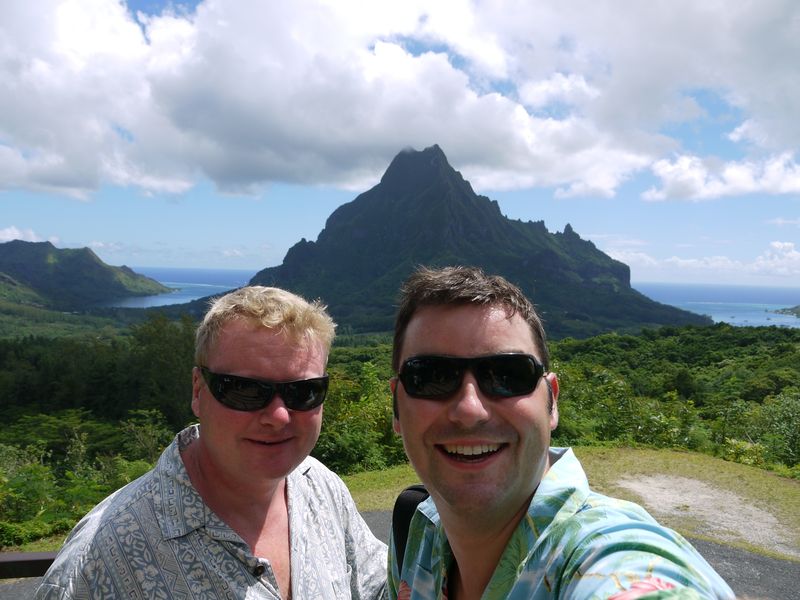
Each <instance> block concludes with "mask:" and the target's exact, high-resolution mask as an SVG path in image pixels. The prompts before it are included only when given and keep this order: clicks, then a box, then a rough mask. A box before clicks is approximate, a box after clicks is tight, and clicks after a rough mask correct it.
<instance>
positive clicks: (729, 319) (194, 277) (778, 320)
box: [114, 267, 800, 327]
mask: <svg viewBox="0 0 800 600" xmlns="http://www.w3.org/2000/svg"><path fill="white" fill-rule="evenodd" d="M133 270H134V271H136V272H137V273H141V274H142V275H147V276H148V277H152V278H153V279H155V280H156V281H159V282H161V283H163V284H164V285H166V286H167V287H170V288H173V289H174V292H173V293H171V294H162V295H159V296H143V297H141V298H127V299H125V300H122V301H120V302H117V303H115V304H114V306H126V307H131V308H148V307H152V306H164V305H167V304H182V303H185V302H189V301H191V300H196V299H198V298H204V297H206V296H211V295H212V294H219V293H223V292H227V291H228V290H232V289H234V288H237V287H241V286H243V285H245V284H247V282H248V281H249V280H250V278H251V277H253V275H255V274H256V271H253V270H243V269H184V268H177V267H133ZM632 286H633V288H634V289H636V290H638V291H639V292H641V293H642V294H644V295H645V296H647V297H648V298H652V299H653V300H655V301H657V302H661V303H663V304H671V305H672V306H677V307H678V308H682V309H684V310H688V311H691V312H694V313H698V314H701V315H708V316H709V317H711V318H712V319H713V320H714V322H716V323H719V322H725V323H730V324H731V325H737V326H743V327H753V326H760V325H777V326H779V327H800V318H798V317H795V316H793V315H779V314H776V313H774V312H772V311H775V310H777V309H779V308H789V307H792V306H798V305H800V288H789V287H756V286H743V285H711V284H700V283H692V284H689V283H685V284H684V283H649V282H639V283H633V284H632Z"/></svg>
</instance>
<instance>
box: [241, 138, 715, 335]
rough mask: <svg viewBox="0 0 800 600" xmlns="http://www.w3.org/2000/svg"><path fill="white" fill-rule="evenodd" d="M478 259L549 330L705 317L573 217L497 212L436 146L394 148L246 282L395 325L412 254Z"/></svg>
mask: <svg viewBox="0 0 800 600" xmlns="http://www.w3.org/2000/svg"><path fill="white" fill-rule="evenodd" d="M455 264H466V265H477V266H480V267H482V268H484V269H485V270H486V271H488V272H490V273H498V274H501V275H504V276H505V277H507V278H508V279H509V280H511V281H512V282H514V283H516V284H517V285H519V286H520V287H521V288H522V289H523V290H524V291H525V292H526V293H527V294H528V295H529V296H530V297H531V298H532V299H533V300H534V301H535V302H536V303H537V305H538V306H539V307H540V308H541V310H542V312H543V313H544V314H545V318H546V321H547V326H548V331H549V333H550V334H551V335H553V336H555V337H561V336H564V335H574V336H585V335H594V334H596V333H600V332H603V331H608V330H612V329H620V328H625V327H628V328H633V329H637V330H638V328H640V327H641V326H645V325H652V324H664V323H670V324H680V323H688V322H695V323H705V322H706V321H704V320H703V317H698V316H697V315H693V314H692V313H688V312H685V311H680V310H678V309H675V308H672V307H667V306H664V305H661V304H657V303H655V302H653V301H651V300H649V299H647V298H645V297H644V296H642V295H641V294H639V293H638V292H636V291H635V290H633V289H631V287H630V270H629V269H628V267H627V266H626V265H624V264H623V263H621V262H619V261H616V260H614V259H612V258H610V257H609V256H607V255H605V254H604V253H602V252H601V251H600V250H598V249H597V248H596V247H595V246H594V244H592V243H591V242H589V241H586V240H582V239H581V238H580V236H579V235H578V234H577V233H576V232H575V231H574V230H573V229H572V227H571V226H570V225H567V227H565V229H564V232H563V233H556V234H551V233H550V232H549V231H547V228H546V227H545V225H544V222H542V221H537V222H527V223H523V222H521V221H514V220H510V219H508V218H506V217H505V216H503V214H502V213H501V211H500V207H499V205H498V204H497V202H495V201H492V200H490V199H489V198H486V197H485V196H479V195H478V194H476V193H475V191H474V190H473V189H472V186H471V185H470V184H469V182H468V181H466V180H465V179H464V178H463V177H462V176H461V174H460V173H459V172H458V171H456V170H455V169H454V168H453V167H452V166H450V164H449V163H448V161H447V157H446V156H445V154H444V152H443V151H442V149H441V148H440V147H439V146H438V145H433V146H430V147H428V148H425V149H424V150H422V151H415V150H410V149H407V150H403V151H402V152H400V153H399V154H398V155H397V156H396V157H395V158H394V159H393V160H392V162H391V163H390V165H389V167H388V168H387V170H386V172H385V173H384V175H383V177H382V178H381V180H380V183H378V184H377V185H376V186H374V187H373V188H372V189H370V190H368V191H366V192H364V193H363V194H360V195H359V196H358V197H356V198H355V199H354V200H353V201H352V202H348V203H347V204H344V205H342V206H340V207H339V208H337V209H336V210H335V211H334V212H333V213H332V214H331V215H330V217H329V218H328V220H327V222H326V224H325V228H324V229H323V230H322V232H320V234H319V236H318V238H317V240H316V242H313V241H307V240H301V241H300V242H298V243H297V244H295V245H294V246H293V247H292V248H290V249H289V251H288V252H287V254H286V257H285V259H284V261H283V264H281V265H280V266H277V267H271V268H267V269H264V270H262V271H260V272H259V273H257V274H256V275H255V276H254V277H253V279H252V280H251V283H253V284H262V285H276V286H279V287H286V288H288V289H291V290H293V291H296V292H298V293H300V294H302V295H304V296H306V297H312V298H317V297H319V298H322V299H323V300H324V301H325V302H326V303H327V304H328V306H329V308H330V311H331V313H332V315H333V316H334V318H335V319H336V320H337V322H338V323H339V324H340V325H343V326H344V328H345V329H352V330H354V331H386V330H390V329H391V327H392V319H393V313H394V304H395V298H396V294H397V291H398V289H399V286H400V283H401V282H402V281H403V280H404V279H405V278H406V277H407V276H408V274H409V273H411V271H412V270H413V269H414V268H415V267H416V266H418V265H428V266H444V265H455Z"/></svg>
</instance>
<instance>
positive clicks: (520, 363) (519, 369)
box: [473, 354, 543, 398]
mask: <svg viewBox="0 0 800 600" xmlns="http://www.w3.org/2000/svg"><path fill="white" fill-rule="evenodd" d="M473 368H474V372H475V377H476V379H477V380H478V385H479V386H480V388H481V390H482V391H483V392H484V393H485V394H489V395H491V396H500V397H501V398H511V397H513V396H525V395H527V394H530V393H531V392H532V391H533V390H534V389H536V384H537V383H538V382H539V378H540V377H541V376H542V374H543V369H541V367H540V366H539V364H538V363H537V362H536V361H535V360H534V359H533V357H531V356H527V355H525V354H498V355H496V356H488V357H486V358H483V359H477V360H476V361H475V366H474V367H473Z"/></svg>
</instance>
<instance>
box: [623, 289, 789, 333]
mask: <svg viewBox="0 0 800 600" xmlns="http://www.w3.org/2000/svg"><path fill="white" fill-rule="evenodd" d="M631 287H633V288H634V289H635V290H637V291H639V292H641V293H642V294H644V295H645V296H647V297H648V298H651V299H653V300H656V301H657V302H661V303H663V304H671V305H672V306H676V307H678V308H682V309H684V310H688V311H691V312H694V313H697V314H700V315H707V316H709V317H711V319H712V320H713V321H714V322H715V323H723V322H724V323H730V324H731V325H737V326H741V327H756V326H762V325H777V326H779V327H800V318H798V317H795V316H794V315H779V314H776V313H775V312H773V311H775V310H777V309H779V308H791V307H793V306H798V305H800V288H789V287H756V286H745V285H711V284H702V283H642V282H640V283H632V284H631Z"/></svg>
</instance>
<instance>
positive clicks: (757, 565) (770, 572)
mask: <svg viewBox="0 0 800 600" xmlns="http://www.w3.org/2000/svg"><path fill="white" fill-rule="evenodd" d="M364 519H365V520H366V522H367V524H368V525H369V526H370V528H371V529H372V531H373V532H374V533H375V535H376V536H377V537H379V538H380V539H382V540H383V541H385V542H387V541H388V540H389V531H390V528H391V514H390V513H388V512H383V511H381V512H367V513H364ZM692 543H693V544H694V545H695V547H696V548H697V549H698V550H699V551H700V553H701V554H702V555H703V556H704V557H705V558H706V560H707V561H708V562H709V563H711V565H712V566H713V567H714V568H715V569H716V570H717V572H718V573H719V574H720V575H722V577H723V579H725V581H727V582H728V585H730V586H731V588H733V591H734V592H735V593H736V595H737V597H739V598H740V599H743V600H744V599H748V600H762V599H763V600H797V598H798V597H800V592H799V590H800V563H798V562H794V561H789V560H778V559H775V558H767V557H765V556H761V555H759V554H752V553H750V552H745V551H744V550H738V549H736V548H729V547H727V546H722V545H720V544H714V543H712V542H703V541H700V540H692ZM38 582H39V579H38V578H31V579H14V580H6V581H0V600H26V599H28V598H33V593H34V591H35V590H36V586H37V584H38Z"/></svg>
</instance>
